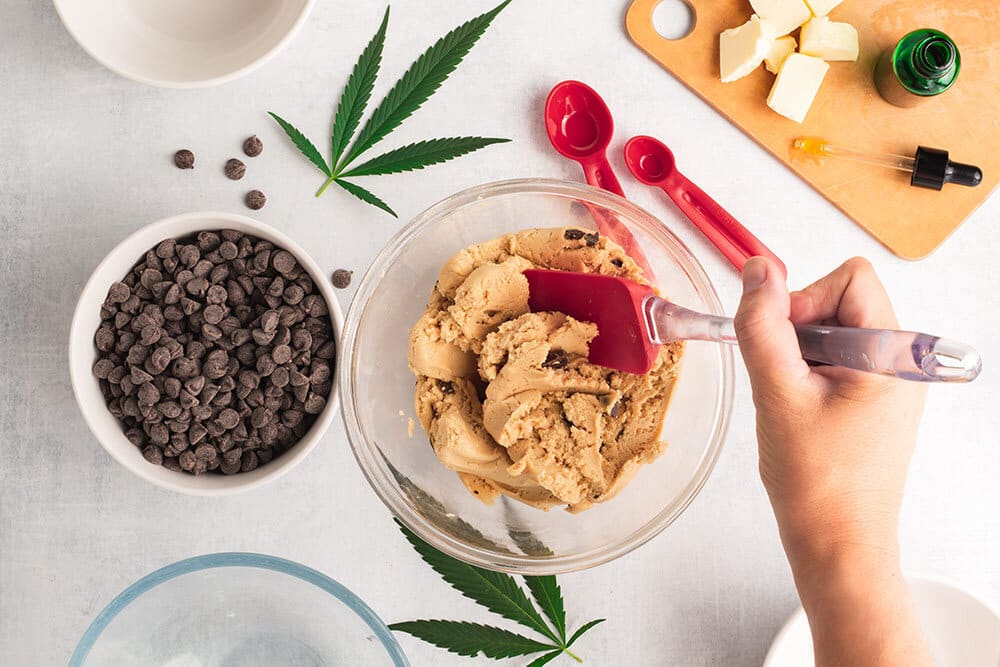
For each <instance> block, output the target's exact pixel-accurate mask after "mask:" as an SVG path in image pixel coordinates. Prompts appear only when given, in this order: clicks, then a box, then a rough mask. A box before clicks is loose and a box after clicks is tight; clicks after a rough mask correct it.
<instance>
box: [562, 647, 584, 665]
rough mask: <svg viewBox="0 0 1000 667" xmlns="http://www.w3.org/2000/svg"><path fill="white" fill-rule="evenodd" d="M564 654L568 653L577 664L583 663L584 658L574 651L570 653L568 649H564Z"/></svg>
mask: <svg viewBox="0 0 1000 667" xmlns="http://www.w3.org/2000/svg"><path fill="white" fill-rule="evenodd" d="M563 652H564V653H566V655H568V656H569V657H571V658H573V659H574V660H576V661H577V662H583V658H581V657H580V656H578V655H577V654H576V653H573V651H570V650H569V649H568V648H564V649H563Z"/></svg>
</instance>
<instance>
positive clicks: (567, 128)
mask: <svg viewBox="0 0 1000 667" xmlns="http://www.w3.org/2000/svg"><path fill="white" fill-rule="evenodd" d="M545 129H546V131H547V132H548V134H549V141H551V142H552V146H553V147H554V148H555V149H556V150H557V151H559V153H560V155H562V156H564V157H568V158H569V159H570V160H576V161H577V162H579V163H580V166H581V167H583V173H584V174H585V175H586V177H587V182H588V183H590V184H591V185H593V186H594V187H597V188H601V189H602V190H607V191H608V192H613V193H615V194H616V195H618V196H619V197H624V196H625V191H624V190H622V186H621V183H619V182H618V178H617V177H615V172H613V171H612V170H611V163H610V162H608V155H607V150H608V144H610V143H611V136H612V135H613V134H614V132H615V121H614V119H612V117H611V111H610V109H608V105H607V104H605V103H604V100H602V99H601V96H600V95H598V94H597V93H596V92H595V91H594V89H593V88H591V87H590V86H588V85H587V84H585V83H580V82H579V81H563V82H562V83H558V84H556V86H555V87H554V88H553V89H552V91H551V92H550V93H549V97H548V99H547V100H545Z"/></svg>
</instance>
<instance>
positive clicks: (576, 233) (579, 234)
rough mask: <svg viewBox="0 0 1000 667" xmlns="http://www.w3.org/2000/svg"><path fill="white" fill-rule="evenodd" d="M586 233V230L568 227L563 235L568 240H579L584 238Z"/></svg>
mask: <svg viewBox="0 0 1000 667" xmlns="http://www.w3.org/2000/svg"><path fill="white" fill-rule="evenodd" d="M584 233H585V232H584V231H583V230H582V229H567V230H566V231H565V232H564V233H563V237H565V239H566V240H567V241H579V240H580V239H582V238H583V235H584Z"/></svg>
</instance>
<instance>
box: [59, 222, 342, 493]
mask: <svg viewBox="0 0 1000 667" xmlns="http://www.w3.org/2000/svg"><path fill="white" fill-rule="evenodd" d="M197 221H204V222H205V223H206V225H205V226H204V227H203V228H202V231H215V230H218V229H225V227H226V225H229V224H231V225H235V226H240V227H244V228H246V229H247V230H248V231H247V233H248V234H253V233H254V232H253V231H250V230H256V233H257V234H260V235H262V236H268V237H270V238H271V239H273V242H274V243H275V244H277V245H279V246H281V247H282V248H284V249H285V250H288V251H289V252H290V253H292V255H294V256H295V258H296V259H297V260H298V261H299V263H300V264H301V265H302V266H303V267H305V269H306V271H308V273H309V275H310V277H311V278H312V279H313V282H314V283H315V284H316V287H317V289H319V291H320V293H321V294H322V295H323V299H324V300H325V301H326V304H327V309H328V310H329V313H330V320H331V324H332V325H333V334H334V341H335V342H336V346H337V356H336V358H335V363H334V369H333V380H332V386H331V388H330V396H329V397H328V398H327V401H326V407H324V408H323V411H322V412H321V413H320V414H319V416H318V417H317V419H316V421H315V422H314V423H313V425H312V427H311V428H310V429H309V431H308V432H307V433H306V435H305V436H304V437H303V438H302V439H301V440H299V441H298V442H297V443H296V444H295V446H294V447H292V448H291V449H290V450H289V451H287V452H284V453H282V455H281V456H279V457H277V458H275V459H274V460H273V461H271V462H269V463H267V464H265V466H266V467H265V466H261V467H260V468H258V470H266V472H262V473H260V474H259V476H257V477H255V478H254V479H252V480H245V479H243V478H244V477H245V476H246V475H248V474H250V473H238V474H236V475H228V476H226V477H224V478H223V479H225V480H227V484H226V485H225V486H219V487H214V488H210V487H199V486H198V482H194V483H191V482H192V480H198V479H204V477H203V476H195V475H187V474H186V473H174V474H176V475H182V474H183V475H185V476H186V478H187V479H185V482H187V484H179V483H177V484H175V483H172V482H168V481H166V480H165V479H163V478H161V477H159V476H156V475H153V471H154V470H158V469H159V468H160V467H162V466H154V465H152V464H150V463H149V462H147V461H146V460H145V459H143V458H142V457H141V456H140V457H139V458H135V457H134V456H133V457H126V456H124V455H123V454H122V451H121V450H119V449H117V448H114V447H111V446H109V445H108V444H107V443H105V441H104V437H102V435H101V432H102V429H101V428H100V426H99V425H98V424H97V423H96V422H95V421H94V418H93V416H92V415H91V414H90V413H89V411H88V410H87V409H86V408H85V406H84V399H83V398H82V395H81V389H80V388H81V387H82V383H83V382H93V381H94V378H93V375H91V374H90V373H88V374H87V377H86V379H84V378H81V377H79V376H78V374H77V373H76V371H75V368H76V364H75V363H74V362H75V357H74V345H73V342H74V340H76V337H77V336H78V335H86V336H87V337H88V338H91V339H92V338H93V332H84V331H80V330H79V329H80V327H81V326H82V325H81V319H83V317H84V314H83V313H84V310H83V309H84V308H89V307H90V306H91V304H89V303H88V304H84V301H83V295H85V294H86V293H88V292H89V291H91V290H93V289H94V288H95V286H96V285H97V280H98V274H100V273H101V272H102V270H103V269H105V268H106V267H107V266H108V265H110V264H113V263H115V262H116V261H117V260H118V259H119V257H118V255H119V254H121V253H122V252H124V250H125V248H126V247H128V246H129V245H130V244H131V243H132V242H133V241H134V240H135V239H136V238H137V237H139V236H145V235H150V236H154V237H157V238H161V239H165V238H172V237H174V236H177V233H176V232H175V231H173V230H175V229H176V228H177V227H178V226H179V225H184V224H188V223H191V222H197ZM188 233H191V232H184V234H188ZM150 247H151V246H150ZM136 261H138V260H136ZM105 289H106V288H105ZM343 330H344V315H343V312H342V310H341V308H340V303H339V302H338V301H337V297H336V294H335V293H334V291H333V284H332V283H331V282H330V278H329V277H327V275H326V273H325V272H324V271H323V270H322V269H321V268H320V266H319V264H317V263H316V260H314V259H313V258H312V256H310V255H309V253H307V252H306V251H305V250H304V249H303V248H302V246H300V245H299V244H298V243H296V242H295V241H294V240H292V238H291V237H289V236H287V235H286V234H285V233H283V232H281V231H279V230H278V229H276V228H275V227H272V226H271V225H268V224H265V223H263V222H260V221H259V220H255V219H254V218H250V217H247V216H245V215H240V214H237V213H225V212H220V211H197V212H193V213H182V214H180V215H175V216H171V217H169V218H164V219H162V220H157V221H156V222H152V223H149V224H147V225H144V226H142V227H140V228H139V229H137V230H135V231H134V232H132V233H131V234H129V235H128V236H126V237H125V238H124V239H122V240H121V241H120V242H118V244H116V245H115V247H114V248H112V249H111V250H110V251H109V252H108V254H107V255H105V256H104V258H103V259H102V260H101V261H100V263H99V264H98V265H97V266H96V267H95V268H94V270H93V272H91V274H90V277H89V278H88V279H87V282H86V283H85V284H84V286H83V289H82V290H81V291H80V297H79V298H78V299H77V304H76V308H75V309H74V311H73V319H72V321H71V322H70V327H69V341H68V348H69V350H68V360H69V373H70V383H71V385H72V387H73V396H74V397H75V399H76V404H77V407H78V408H79V409H80V412H81V414H82V415H83V420H84V421H85V422H86V423H87V427H88V428H89V429H90V432H91V433H92V434H93V436H94V438H95V439H96V440H97V441H98V442H99V443H100V445H101V447H102V448H104V450H105V451H106V452H107V453H108V454H110V455H111V457H112V458H113V459H114V460H115V461H117V462H118V463H119V464H121V465H122V466H123V467H124V468H125V469H126V470H128V471H129V472H131V473H133V474H134V475H136V476H138V477H141V478H142V479H144V480H146V481H147V482H150V483H152V484H155V485H156V486H159V487H160V488H163V489H167V490H170V491H176V492H178V493H184V494H187V495H195V496H225V495H231V494H234V493H241V492H243V491H249V490H251V489H255V488H257V487H259V486H261V485H263V484H266V483H267V482H270V481H273V480H275V479H277V478H279V477H281V476H282V475H284V474H285V473H287V472H288V471H289V470H291V469H292V468H293V467H295V466H296V465H298V464H299V463H301V461H302V460H303V459H304V458H305V457H306V456H307V455H308V454H309V453H310V452H312V450H313V449H314V448H315V447H316V445H318V444H319V441H320V440H321V439H322V438H323V435H324V434H325V433H326V431H327V430H328V429H329V427H330V425H331V424H332V423H333V420H334V416H335V414H336V412H337V410H338V409H339V407H340V387H339V383H338V382H337V378H336V374H337V373H338V372H339V370H340V365H341V358H340V357H341V348H342V345H343V343H342V335H343ZM91 365H92V364H88V368H90V366H91ZM104 409H107V408H106V406H105V407H104ZM116 435H120V436H121V438H123V439H125V434H124V433H123V432H122V433H119V434H116ZM125 442H128V441H127V439H126V440H125ZM128 444H129V446H131V447H132V448H133V449H137V448H136V447H135V446H134V445H132V443H128ZM268 468H270V469H268ZM170 472H173V471H170ZM213 477H214V475H213Z"/></svg>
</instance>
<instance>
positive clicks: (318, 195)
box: [316, 174, 337, 197]
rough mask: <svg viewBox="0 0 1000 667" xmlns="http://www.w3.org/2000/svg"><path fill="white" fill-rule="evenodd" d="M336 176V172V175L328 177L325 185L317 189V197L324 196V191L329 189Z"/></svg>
mask: <svg viewBox="0 0 1000 667" xmlns="http://www.w3.org/2000/svg"><path fill="white" fill-rule="evenodd" d="M336 178H337V175H336V174H334V175H333V176H331V177H330V178H328V179H326V183H324V184H323V187H321V188H320V189H319V190H317V191H316V196H317V197H322V196H323V193H324V192H326V189H327V188H328V187H330V184H331V183H333V181H334V180H335V179H336Z"/></svg>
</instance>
